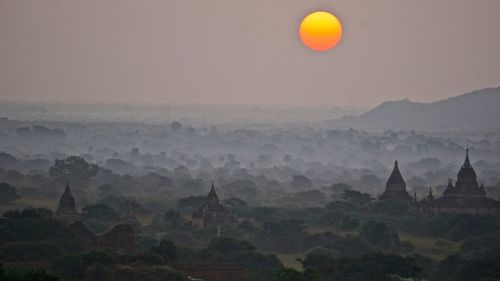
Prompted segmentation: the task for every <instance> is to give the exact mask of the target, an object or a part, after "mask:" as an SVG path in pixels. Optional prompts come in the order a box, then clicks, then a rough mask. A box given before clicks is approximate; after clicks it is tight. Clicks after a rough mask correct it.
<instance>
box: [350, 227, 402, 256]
mask: <svg viewBox="0 0 500 281" xmlns="http://www.w3.org/2000/svg"><path fill="white" fill-rule="evenodd" d="M359 236H360V237H361V238H363V239H365V240H366V241H368V243H370V244H372V245H373V246H376V247H380V248H382V249H387V250H399V249H400V246H401V242H400V241H399V235H398V233H397V232H396V231H395V230H394V229H392V228H390V227H388V226H387V225H386V224H385V223H383V222H378V221H373V220H370V221H368V222H366V223H365V224H364V225H363V226H362V227H361V230H360V231H359Z"/></svg>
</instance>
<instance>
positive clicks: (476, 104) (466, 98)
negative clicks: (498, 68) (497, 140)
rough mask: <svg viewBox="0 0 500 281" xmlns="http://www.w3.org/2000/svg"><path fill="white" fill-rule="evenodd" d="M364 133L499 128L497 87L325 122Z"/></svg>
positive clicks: (382, 107)
mask: <svg viewBox="0 0 500 281" xmlns="http://www.w3.org/2000/svg"><path fill="white" fill-rule="evenodd" d="M324 124H325V125H328V126H332V125H333V126H335V127H342V128H347V127H348V128H355V129H365V130H370V129H374V130H385V129H406V130H463V129H465V130H474V129H498V128H500V87H498V88H486V89H482V90H478V91H474V92H471V93H467V94H464V95H461V96H457V97H452V98H448V99H445V100H441V101H437V102H433V103H419V102H412V101H410V100H408V99H405V100H400V101H388V102H384V103H382V104H381V105H379V106H378V107H376V108H374V109H372V110H370V111H368V112H366V113H364V114H362V115H359V116H346V117H343V118H341V119H337V120H330V121H328V122H325V123H324Z"/></svg>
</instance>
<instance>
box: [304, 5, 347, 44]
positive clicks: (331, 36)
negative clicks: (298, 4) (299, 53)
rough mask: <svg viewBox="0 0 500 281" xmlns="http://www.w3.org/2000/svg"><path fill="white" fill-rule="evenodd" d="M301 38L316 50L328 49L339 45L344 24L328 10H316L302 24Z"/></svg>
mask: <svg viewBox="0 0 500 281" xmlns="http://www.w3.org/2000/svg"><path fill="white" fill-rule="evenodd" d="M299 33H300V39H301V40H302V42H303V43H304V45H306V46H307V47H309V48H311V49H313V50H315V51H327V50H330V49H331V48H333V47H335V46H337V44H338V43H339V42H340V39H341V38H342V24H341V23H340V21H339V19H338V18H337V17H336V16H334V15H332V14H330V13H328V12H314V13H311V14H309V15H308V16H306V17H305V18H304V19H303V20H302V23H301V24H300V30H299Z"/></svg>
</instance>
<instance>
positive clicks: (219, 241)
mask: <svg viewBox="0 0 500 281" xmlns="http://www.w3.org/2000/svg"><path fill="white" fill-rule="evenodd" d="M255 249H256V248H255V246H254V245H252V243H250V242H248V241H246V240H238V239H235V238H231V237H217V238H214V239H212V240H210V242H209V244H208V250H212V251H216V252H219V253H222V254H224V255H232V254H236V253H239V252H244V251H254V250H255Z"/></svg>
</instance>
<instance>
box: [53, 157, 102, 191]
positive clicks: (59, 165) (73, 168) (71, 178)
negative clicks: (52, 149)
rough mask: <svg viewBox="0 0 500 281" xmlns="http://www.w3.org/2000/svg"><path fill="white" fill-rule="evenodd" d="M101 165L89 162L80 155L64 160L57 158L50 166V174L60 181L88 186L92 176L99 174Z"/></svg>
mask: <svg viewBox="0 0 500 281" xmlns="http://www.w3.org/2000/svg"><path fill="white" fill-rule="evenodd" d="M98 171H99V167H98V166H97V165H95V164H89V163H87V161H85V159H83V158H82V157H80V156H71V157H68V158H66V159H64V160H58V159H56V160H55V161H54V165H53V166H52V167H50V169H49V174H50V176H51V177H52V178H53V179H55V180H57V181H59V182H71V183H72V184H73V185H76V186H78V187H83V188H87V187H88V186H89V183H90V178H91V177H94V176H96V175H97V172H98Z"/></svg>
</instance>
